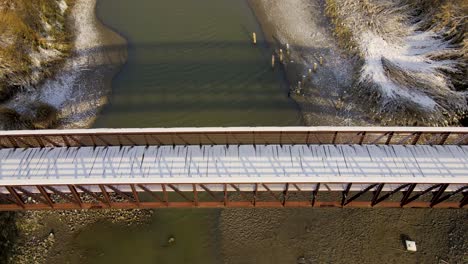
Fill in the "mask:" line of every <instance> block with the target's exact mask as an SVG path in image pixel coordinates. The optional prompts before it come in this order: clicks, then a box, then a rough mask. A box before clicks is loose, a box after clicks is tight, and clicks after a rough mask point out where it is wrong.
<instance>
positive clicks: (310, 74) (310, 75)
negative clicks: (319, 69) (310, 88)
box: [309, 69, 312, 81]
mask: <svg viewBox="0 0 468 264" xmlns="http://www.w3.org/2000/svg"><path fill="white" fill-rule="evenodd" d="M309 80H310V81H312V69H309Z"/></svg>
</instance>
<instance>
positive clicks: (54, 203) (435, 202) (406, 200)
mask: <svg viewBox="0 0 468 264" xmlns="http://www.w3.org/2000/svg"><path fill="white" fill-rule="evenodd" d="M236 184H239V183H236ZM258 184H261V185H262V186H263V187H264V190H262V191H261V193H265V194H269V195H271V196H273V197H274V198H275V201H258V200H257V198H256V196H257V193H258V192H259V191H258V187H257V188H255V187H254V189H253V194H254V196H253V200H252V199H250V197H248V196H247V195H245V192H242V191H241V189H240V188H239V187H238V186H237V185H235V184H232V185H231V183H228V184H223V193H224V200H223V201H219V200H218V199H217V197H216V195H214V194H213V193H212V194H213V196H212V197H213V198H214V199H215V201H207V202H205V201H201V200H200V199H199V191H201V189H203V190H204V191H207V190H208V191H210V192H211V190H210V189H208V188H207V187H206V186H205V185H203V187H202V184H198V185H200V187H201V188H200V189H199V188H197V184H194V183H191V184H186V185H191V186H192V192H193V195H194V199H193V200H192V199H190V198H189V197H187V196H185V193H184V192H182V191H181V190H180V189H179V188H177V187H175V186H174V185H173V184H167V186H169V188H171V189H172V190H173V191H174V192H176V193H178V194H179V195H181V194H183V195H182V196H183V197H184V196H185V197H184V198H185V199H186V200H187V201H181V202H178V201H173V202H169V201H168V199H167V191H165V185H166V184H161V186H162V187H163V191H164V192H165V197H166V198H165V199H161V198H160V197H159V196H157V195H156V194H155V193H154V192H153V191H151V190H150V189H148V188H147V187H145V186H144V185H143V184H137V185H136V186H135V185H133V184H129V185H128V184H120V185H119V186H125V185H126V188H128V189H130V190H131V194H130V195H129V194H127V192H123V191H121V189H120V188H118V187H117V186H113V185H108V184H100V185H99V184H98V185H96V186H98V187H99V188H97V189H88V188H86V187H84V186H80V185H64V186H63V187H66V188H68V189H69V190H70V192H68V191H64V189H57V188H58V187H55V186H54V187H52V186H48V185H37V186H34V187H36V188H37V190H38V192H34V193H33V192H31V191H28V190H27V188H26V187H27V186H4V187H6V189H7V190H8V193H9V194H10V196H8V195H7V194H4V193H1V194H0V196H1V197H3V199H2V200H0V210H2V211H4V210H46V209H49V210H50V209H57V210H58V209H80V208H82V209H99V208H116V209H119V208H165V207H171V208H183V207H265V208H268V207H341V208H347V207H358V208H372V207H400V208H401V207H405V208H407V207H410V208H462V207H464V206H466V204H467V203H468V192H464V191H466V190H467V189H468V186H463V187H462V188H459V189H457V190H455V191H452V192H450V193H448V194H447V193H446V192H445V191H446V189H447V188H448V186H449V185H448V184H436V185H433V186H431V187H429V188H426V189H425V190H422V191H415V187H416V184H403V185H401V186H399V187H398V188H396V189H394V190H393V191H391V192H390V193H388V194H387V195H384V196H382V197H380V193H381V192H382V190H383V187H384V184H383V183H380V184H379V183H375V184H370V185H368V186H367V187H366V188H364V189H363V190H361V191H359V192H358V193H357V194H355V195H354V196H352V197H350V198H348V197H347V195H346V196H344V198H345V199H344V200H343V197H341V198H337V200H340V199H341V201H319V200H317V199H316V196H317V194H318V191H319V189H320V185H319V184H317V185H316V187H315V189H314V190H313V193H312V195H313V197H312V201H311V200H310V198H308V197H307V196H305V197H303V196H300V197H303V198H302V199H301V200H298V201H289V200H288V192H289V190H290V188H289V187H290V185H291V184H292V185H293V186H295V188H296V189H297V191H298V192H302V193H309V192H310V191H304V190H300V188H299V186H297V184H296V183H283V184H285V188H284V189H283V191H282V192H281V194H280V195H278V194H276V193H275V192H274V191H273V190H272V189H271V188H270V187H269V186H268V185H267V184H265V183H258ZM258 184H256V185H255V186H258ZM228 185H229V186H231V187H232V189H231V190H229V191H228V189H227V187H228ZM136 187H138V189H137V188H136ZM75 188H76V189H79V190H81V191H82V192H83V193H86V194H88V195H90V196H91V197H93V198H94V199H96V201H97V202H94V201H93V202H90V201H86V202H85V201H82V200H81V199H80V195H79V193H78V192H77V191H76V189H75ZM106 188H108V190H106ZM373 188H375V190H374V193H373V195H372V197H371V198H369V200H365V201H356V199H357V198H359V197H360V196H361V195H363V194H365V193H367V192H369V191H370V190H371V189H373ZM15 189H17V190H19V191H21V193H22V195H24V196H25V197H32V198H34V199H36V201H41V202H39V203H35V204H28V203H24V202H23V200H22V199H21V196H20V195H19V194H18V193H17V192H16V190H15ZM46 189H47V190H49V191H51V192H52V193H54V194H57V195H58V196H60V197H61V198H63V200H56V199H51V197H50V194H51V193H48V192H47V191H46ZM350 189H351V185H349V184H348V185H347V187H346V191H344V192H348V193H349V191H350ZM402 190H405V191H402ZM399 191H401V192H403V193H404V197H403V199H401V201H400V202H391V201H384V200H386V199H387V198H389V197H390V196H391V195H392V194H394V193H396V192H399ZM431 191H432V192H433V194H434V196H433V197H432V199H431V201H430V202H424V201H417V199H418V198H419V197H421V196H422V195H424V194H426V193H429V192H431ZM109 192H112V193H115V194H117V195H119V196H121V197H123V198H124V200H119V201H111V198H110V196H109ZM332 192H334V193H343V191H332ZM139 193H149V194H153V195H154V196H153V197H157V198H156V199H157V200H158V201H156V202H154V201H150V202H148V201H141V200H140V199H139ZM233 193H241V194H244V195H241V196H240V197H241V198H242V199H241V200H240V201H232V200H231V201H229V194H233ZM314 193H315V194H314ZM413 193H414V194H413ZM459 193H462V194H463V198H462V199H461V201H460V202H452V201H446V200H447V199H448V198H450V197H452V196H454V195H455V194H459ZM132 194H133V195H132ZM412 194H413V195H412ZM100 195H102V196H104V198H101V197H100ZM132 196H133V197H132ZM314 198H315V199H314ZM11 202H13V203H11Z"/></svg>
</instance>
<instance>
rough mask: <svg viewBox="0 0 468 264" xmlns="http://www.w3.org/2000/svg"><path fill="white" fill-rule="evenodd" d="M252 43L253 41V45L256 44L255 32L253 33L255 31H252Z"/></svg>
mask: <svg viewBox="0 0 468 264" xmlns="http://www.w3.org/2000/svg"><path fill="white" fill-rule="evenodd" d="M252 43H253V44H254V45H256V44H257V34H255V32H252Z"/></svg>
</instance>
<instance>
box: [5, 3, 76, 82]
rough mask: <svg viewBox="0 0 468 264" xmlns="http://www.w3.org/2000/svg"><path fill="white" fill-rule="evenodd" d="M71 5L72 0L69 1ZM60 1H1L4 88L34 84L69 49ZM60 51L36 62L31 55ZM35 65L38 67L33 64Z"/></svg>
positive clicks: (68, 38) (67, 32)
mask: <svg viewBox="0 0 468 264" xmlns="http://www.w3.org/2000/svg"><path fill="white" fill-rule="evenodd" d="M67 3H68V4H72V1H71V0H67ZM65 16H66V13H65V14H62V12H61V10H60V7H59V4H58V0H0V83H3V86H28V85H35V84H37V83H38V82H40V81H41V79H42V78H43V75H42V74H36V75H32V74H31V72H32V71H34V70H36V71H38V70H39V71H43V72H44V73H46V72H47V71H50V67H51V66H53V65H56V64H57V63H60V62H61V61H62V59H63V55H65V54H67V53H68V52H69V51H70V49H71V45H70V44H69V43H70V42H71V40H70V35H71V34H70V32H69V31H70V30H69V29H68V28H67V25H66V24H67V23H65ZM40 49H42V50H54V51H58V52H56V54H60V55H59V56H53V57H52V56H49V57H48V58H44V59H43V60H40V61H39V65H37V64H38V63H37V62H35V63H33V61H32V57H31V54H33V53H39V52H40ZM34 64H36V65H34Z"/></svg>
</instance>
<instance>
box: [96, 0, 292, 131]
mask: <svg viewBox="0 0 468 264" xmlns="http://www.w3.org/2000/svg"><path fill="white" fill-rule="evenodd" d="M97 13H98V17H99V18H100V19H101V20H102V21H103V22H104V24H106V25H108V26H109V27H111V28H113V29H114V30H115V31H117V32H119V33H120V34H122V35H123V36H124V37H125V38H126V39H127V41H128V42H129V49H128V52H129V54H128V62H127V63H126V64H125V65H124V67H123V68H122V71H121V72H120V73H119V74H118V75H117V76H116V78H115V79H114V81H113V85H112V93H111V95H110V98H109V104H108V105H107V106H106V107H104V109H103V111H102V112H101V114H100V115H99V116H98V118H97V121H96V123H95V127H175V126H269V125H277V126H285V125H286V126H287V125H300V124H301V114H300V113H299V110H298V108H297V106H296V104H295V103H294V102H293V100H291V99H289V98H288V97H287V88H286V85H285V84H284V82H282V73H281V72H280V71H279V70H278V69H277V70H275V71H272V69H271V57H270V56H271V55H270V52H269V51H268V49H266V48H265V47H264V41H263V37H262V36H261V34H260V29H259V26H258V24H257V22H256V20H255V17H254V16H253V14H252V11H251V10H250V8H249V6H248V4H247V2H246V1H244V0H241V1H238V0H237V1H230V0H198V1H191V0H172V1H163V0H139V1H128V0H99V1H98V6H97ZM253 31H256V32H257V38H258V45H257V46H254V45H252V43H251V40H250V37H251V32H253Z"/></svg>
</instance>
